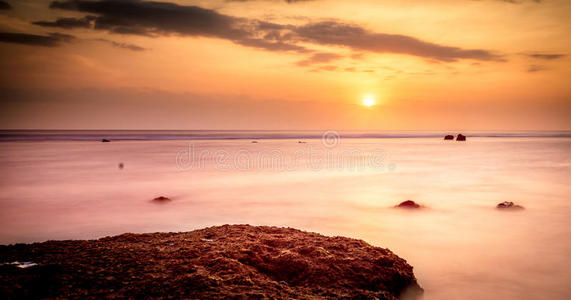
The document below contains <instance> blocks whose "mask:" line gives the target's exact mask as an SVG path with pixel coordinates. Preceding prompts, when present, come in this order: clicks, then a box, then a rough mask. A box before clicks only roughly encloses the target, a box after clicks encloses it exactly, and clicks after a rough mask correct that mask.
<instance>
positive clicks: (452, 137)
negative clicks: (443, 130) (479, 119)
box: [444, 134, 454, 140]
mask: <svg viewBox="0 0 571 300" xmlns="http://www.w3.org/2000/svg"><path fill="white" fill-rule="evenodd" d="M444 139H445V140H454V136H453V135H450V134H449V135H446V136H444Z"/></svg>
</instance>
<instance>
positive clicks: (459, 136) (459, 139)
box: [456, 133, 466, 142]
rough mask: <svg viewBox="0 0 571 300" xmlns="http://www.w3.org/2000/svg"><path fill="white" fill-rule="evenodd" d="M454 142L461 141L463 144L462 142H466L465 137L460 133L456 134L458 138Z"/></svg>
mask: <svg viewBox="0 0 571 300" xmlns="http://www.w3.org/2000/svg"><path fill="white" fill-rule="evenodd" d="M456 140H457V141H462V142H463V141H466V136H465V135H463V134H461V133H460V134H458V136H457V137H456Z"/></svg>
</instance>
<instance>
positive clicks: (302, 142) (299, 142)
mask: <svg viewBox="0 0 571 300" xmlns="http://www.w3.org/2000/svg"><path fill="white" fill-rule="evenodd" d="M297 143H298V144H305V142H304V141H297Z"/></svg>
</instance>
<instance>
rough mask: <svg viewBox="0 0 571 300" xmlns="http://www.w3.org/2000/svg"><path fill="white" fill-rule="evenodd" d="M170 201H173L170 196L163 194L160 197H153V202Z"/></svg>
mask: <svg viewBox="0 0 571 300" xmlns="http://www.w3.org/2000/svg"><path fill="white" fill-rule="evenodd" d="M169 201H171V199H170V198H167V197H163V196H160V197H157V198H155V199H153V202H160V203H165V202H169Z"/></svg>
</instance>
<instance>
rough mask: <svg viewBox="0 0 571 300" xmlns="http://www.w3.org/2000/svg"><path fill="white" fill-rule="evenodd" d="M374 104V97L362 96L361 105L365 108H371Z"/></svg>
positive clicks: (369, 95)
mask: <svg viewBox="0 0 571 300" xmlns="http://www.w3.org/2000/svg"><path fill="white" fill-rule="evenodd" d="M375 104H376V101H375V96H373V95H371V94H367V95H365V96H363V105H364V106H366V107H371V106H373V105H375Z"/></svg>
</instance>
